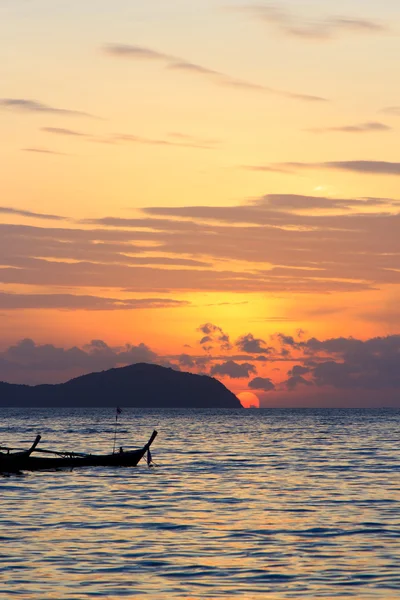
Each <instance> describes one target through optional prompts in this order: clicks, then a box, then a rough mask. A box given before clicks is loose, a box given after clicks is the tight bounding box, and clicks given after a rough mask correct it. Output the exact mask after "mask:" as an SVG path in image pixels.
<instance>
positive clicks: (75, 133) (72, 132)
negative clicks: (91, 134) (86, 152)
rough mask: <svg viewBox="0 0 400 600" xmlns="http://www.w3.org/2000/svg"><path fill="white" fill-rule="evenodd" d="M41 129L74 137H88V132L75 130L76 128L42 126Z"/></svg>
mask: <svg viewBox="0 0 400 600" xmlns="http://www.w3.org/2000/svg"><path fill="white" fill-rule="evenodd" d="M41 131H44V132H45V133H52V134H53V135H66V136H72V137H87V134H86V133H82V132H81V131H75V130H74V129H65V128H64V127H41Z"/></svg>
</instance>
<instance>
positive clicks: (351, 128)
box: [307, 121, 393, 133]
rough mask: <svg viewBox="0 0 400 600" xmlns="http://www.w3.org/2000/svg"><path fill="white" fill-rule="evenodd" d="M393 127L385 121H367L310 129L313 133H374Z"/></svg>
mask: <svg viewBox="0 0 400 600" xmlns="http://www.w3.org/2000/svg"><path fill="white" fill-rule="evenodd" d="M392 129H393V128H392V127H390V126H389V125H386V124H385V123H380V122H378V121H370V122H367V123H358V124H355V125H342V126H338V127H316V128H313V129H308V130H307V131H310V132H311V133H373V132H381V131H390V130H392Z"/></svg>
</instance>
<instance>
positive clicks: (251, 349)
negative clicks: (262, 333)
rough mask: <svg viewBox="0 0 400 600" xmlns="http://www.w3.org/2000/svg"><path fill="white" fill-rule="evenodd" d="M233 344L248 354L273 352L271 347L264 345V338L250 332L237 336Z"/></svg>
mask: <svg viewBox="0 0 400 600" xmlns="http://www.w3.org/2000/svg"><path fill="white" fill-rule="evenodd" d="M235 345H236V346H237V347H238V348H239V350H241V351H242V352H248V353H249V354H272V353H273V352H274V349H273V348H270V347H268V346H266V343H265V342H264V340H262V339H257V338H255V337H254V336H253V334H252V333H248V334H247V335H243V336H241V337H239V339H238V340H237V341H236V342H235Z"/></svg>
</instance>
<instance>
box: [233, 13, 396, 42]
mask: <svg viewBox="0 0 400 600" xmlns="http://www.w3.org/2000/svg"><path fill="white" fill-rule="evenodd" d="M234 10H236V11H237V10H239V11H240V12H242V13H247V14H249V15H250V16H252V17H254V18H256V19H258V20H259V21H261V22H262V23H265V24H267V25H269V26H270V27H273V28H274V29H276V30H277V31H278V32H280V33H282V34H284V35H286V36H289V37H293V38H297V39H303V40H311V41H327V40H332V39H334V38H337V37H339V36H340V35H344V34H349V33H350V34H351V33H352V34H354V33H356V34H376V33H384V32H386V31H387V27H386V26H385V25H383V24H382V23H380V22H378V21H373V20H370V19H364V18H360V17H334V16H328V17H325V18H322V19H312V18H306V17H302V16H299V15H294V14H292V13H291V12H289V11H288V10H285V9H284V8H282V7H281V6H278V5H276V4H267V5H253V6H243V7H239V8H236V9H234Z"/></svg>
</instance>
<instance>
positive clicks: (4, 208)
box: [0, 206, 68, 221]
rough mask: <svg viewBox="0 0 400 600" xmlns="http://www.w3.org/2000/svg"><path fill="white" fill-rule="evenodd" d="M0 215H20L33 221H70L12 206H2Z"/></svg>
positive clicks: (57, 216)
mask: <svg viewBox="0 0 400 600" xmlns="http://www.w3.org/2000/svg"><path fill="white" fill-rule="evenodd" d="M0 214H3V215H18V216H20V217H29V218H32V219H45V220H49V221H65V220H68V219H67V218H66V217H61V216H60V215H49V214H46V213H37V212H32V211H30V210H20V209H18V208H12V207H10V206H0Z"/></svg>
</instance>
